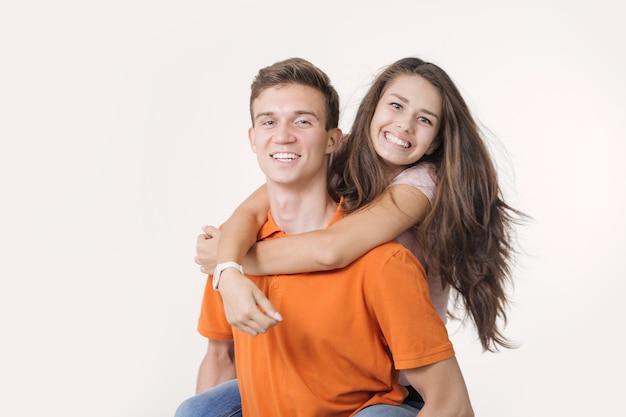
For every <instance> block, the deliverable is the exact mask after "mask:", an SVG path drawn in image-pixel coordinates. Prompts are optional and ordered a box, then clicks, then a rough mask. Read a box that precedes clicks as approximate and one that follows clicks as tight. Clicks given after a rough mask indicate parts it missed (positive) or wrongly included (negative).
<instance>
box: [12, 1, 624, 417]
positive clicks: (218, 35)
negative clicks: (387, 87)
mask: <svg viewBox="0 0 626 417" xmlns="http://www.w3.org/2000/svg"><path fill="white" fill-rule="evenodd" d="M619 3H620V2H619V1H617V0H616V1H609V0H598V1H594V2H588V1H579V0H568V1H565V0H563V1H545V0H543V1H538V0H527V1H522V2H504V1H495V0H493V1H486V0H483V1H460V0H459V1H428V2H426V1H418V0H410V1H409V0H405V1H394V0H389V1H386V2H381V1H378V0H377V1H364V0H354V1H340V0H333V1H325V0H316V1H310V2H297V1H287V0H284V1H234V0H233V1H225V2H221V3H220V2H209V1H167V0H163V1H148V0H124V1H121V0H110V1H106V2H105V1H100V2H97V1H89V2H88V1H78V0H76V1H69V0H60V1H49V2H47V1H20V2H17V1H15V2H3V3H2V6H0V48H1V49H0V60H1V65H0V138H1V150H0V186H1V189H0V190H1V196H2V203H1V205H0V210H1V212H0V213H1V214H0V222H1V223H0V259H1V263H0V280H1V284H0V334H1V338H2V339H1V342H0V397H1V399H0V415H2V416H13V417H15V416H39V415H54V416H57V415H63V416H69V417H79V416H80V417H83V416H90V417H100V416H103V417H104V416H106V417H111V416H115V417H131V416H132V417H169V416H172V415H173V413H174V410H175V408H176V406H177V405H178V404H179V403H180V402H181V401H182V400H184V399H185V398H187V397H188V396H190V395H192V394H193V392H194V387H195V377H196V370H197V368H198V364H199V361H200V359H201V357H202V354H203V352H204V349H205V340H204V339H203V338H202V337H201V336H200V335H199V334H198V333H197V332H196V320H197V315H198V311H199V306H200V301H201V296H202V289H203V287H204V280H205V277H204V276H203V275H202V274H201V273H200V272H199V269H198V268H197V266H196V265H195V264H194V263H193V257H194V254H195V238H196V235H197V234H198V233H199V232H200V227H201V226H202V225H204V224H214V225H217V224H219V223H220V222H221V221H223V220H225V219H226V218H227V216H228V215H229V214H230V213H231V211H232V210H233V209H234V207H235V206H236V204H237V203H239V202H240V201H241V200H242V199H243V198H244V197H245V196H246V195H248V194H249V193H250V192H251V191H252V190H253V189H254V188H256V187H257V186H258V185H259V184H260V183H262V181H263V179H262V177H261V174H260V171H259V170H258V168H257V166H256V160H255V158H254V156H253V154H252V152H251V151H250V150H249V147H248V143H247V136H246V131H247V128H248V126H249V124H250V121H249V116H248V93H249V86H250V82H251V80H252V77H253V76H254V74H255V73H256V71H257V70H258V69H259V68H260V67H262V66H266V65H269V64H271V63H273V62H275V61H277V60H280V59H284V58H287V57H290V56H301V57H304V58H307V59H309V60H311V61H312V62H313V63H315V64H317V65H318V66H320V67H321V68H323V69H324V70H325V71H326V72H327V73H328V74H329V75H330V76H331V78H332V79H333V80H334V82H335V84H336V86H337V89H338V90H339V92H340V95H341V97H342V100H343V102H342V109H343V117H342V122H341V126H342V128H344V129H345V130H348V128H349V126H350V123H351V121H352V115H353V113H354V110H355V107H356V105H357V103H358V102H359V99H360V98H361V94H362V93H363V91H364V89H365V88H366V87H367V86H368V84H369V83H370V81H371V80H372V79H373V76H374V74H375V73H376V72H377V71H378V70H379V69H380V68H381V67H383V66H384V65H386V64H389V63H391V62H392V61H395V60H396V59H398V58H401V57H404V56H410V55H414V56H419V57H421V58H424V59H426V60H429V61H432V62H435V63H437V64H439V65H440V66H442V67H443V68H444V69H445V70H446V71H447V72H448V73H449V74H450V75H451V77H452V78H453V79H454V80H455V81H456V82H457V83H458V86H459V88H460V89H461V91H462V92H463V94H464V96H465V98H466V99H467V101H468V103H469V104H470V106H471V107H472V109H473V111H474V113H475V114H476V116H477V118H478V120H479V121H480V123H481V124H482V125H484V126H485V127H486V128H488V129H489V132H490V135H489V137H490V146H491V147H492V148H493V150H494V155H495V157H496V160H497V163H498V166H499V171H500V174H501V179H502V184H503V187H504V191H505V196H506V198H507V200H508V201H509V202H510V203H511V204H513V205H514V206H516V207H517V208H519V209H521V210H523V211H525V212H527V213H528V214H530V215H531V216H533V219H534V220H533V222H532V223H529V224H528V225H526V226H524V227H523V228H520V229H519V242H520V247H521V249H522V253H521V254H520V255H519V256H518V258H517V263H516V265H515V267H514V283H515V288H514V291H513V292H512V298H513V301H514V304H513V306H512V308H511V310H510V313H509V319H510V320H509V326H508V327H507V334H508V335H509V336H510V337H511V338H513V339H514V340H516V341H517V342H519V343H520V345H521V347H520V348H519V349H517V350H512V351H503V352H501V353H498V354H489V353H484V354H483V353H482V352H481V350H480V347H479V344H478V342H477V341H476V340H475V338H474V334H473V333H472V332H471V331H469V330H465V331H457V330H456V327H455V326H450V333H451V337H452V339H453V341H454V343H455V345H456V348H457V352H458V357H459V360H460V362H461V365H462V368H463V370H464V372H465V376H466V379H467V382H468V385H469V389H470V393H471V396H472V400H473V404H474V407H475V411H476V414H477V416H481V417H485V416H487V417H488V416H504V415H506V416H509V417H513V416H524V417H525V416H528V415H541V416H555V415H556V416H559V415H562V416H583V415H617V414H619V411H618V410H621V409H622V407H620V408H619V409H618V408H617V407H618V405H620V406H621V405H622V401H621V400H622V398H623V375H624V372H626V367H625V364H624V355H623V349H622V348H621V344H620V343H618V342H619V340H621V336H622V332H623V329H624V321H623V317H622V316H621V312H622V311H623V305H622V303H623V302H624V298H623V292H624V290H625V285H624V281H625V280H624V278H625V273H624V271H623V259H624V256H625V255H624V249H625V248H626V227H625V224H626V222H625V221H624V218H623V216H624V213H625V206H626V198H625V196H626V187H625V184H624V183H625V180H626V168H625V165H626V164H625V163H624V150H625V146H624V143H625V141H626V126H625V118H624V113H625V111H626V82H625V81H624V76H625V74H626V57H625V53H624V39H626V30H625V29H624V21H623V18H624V12H621V11H620V10H619V8H618V7H619V6H618V4H619Z"/></svg>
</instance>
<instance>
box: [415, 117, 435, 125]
mask: <svg viewBox="0 0 626 417" xmlns="http://www.w3.org/2000/svg"><path fill="white" fill-rule="evenodd" d="M417 120H419V121H420V122H422V123H426V124H428V125H432V124H433V122H431V121H430V119H427V118H426V117H423V116H420V117H418V118H417Z"/></svg>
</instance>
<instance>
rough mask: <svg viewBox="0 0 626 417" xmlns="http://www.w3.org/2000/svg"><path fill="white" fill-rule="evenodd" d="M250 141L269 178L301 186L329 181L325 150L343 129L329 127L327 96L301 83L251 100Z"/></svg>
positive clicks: (266, 91)
mask: <svg viewBox="0 0 626 417" xmlns="http://www.w3.org/2000/svg"><path fill="white" fill-rule="evenodd" d="M252 114H253V122H254V125H253V127H251V128H250V130H249V131H248V136H249V138H250V145H251V147H252V150H253V152H255V153H256V155H257V160H258V161H259V166H260V167H261V170H262V171H263V173H265V175H266V178H267V181H268V183H269V182H274V183H277V184H283V185H287V184H290V185H294V184H295V185H300V186H302V187H306V186H307V184H310V181H319V180H323V181H326V155H327V154H329V153H331V152H332V151H333V150H334V149H335V147H336V146H337V145H338V144H339V140H340V139H341V131H340V130H339V129H331V130H330V131H326V129H325V127H326V106H325V101H324V96H323V95H322V93H321V92H319V91H317V90H316V89H314V88H312V87H308V86H304V85H300V84H282V85H278V86H275V87H270V88H268V89H266V90H264V91H263V92H262V93H261V94H260V95H259V96H258V97H257V98H256V99H255V100H254V101H253V103H252Z"/></svg>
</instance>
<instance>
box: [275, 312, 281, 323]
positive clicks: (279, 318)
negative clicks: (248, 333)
mask: <svg viewBox="0 0 626 417" xmlns="http://www.w3.org/2000/svg"><path fill="white" fill-rule="evenodd" d="M274 317H275V318H276V320H278V321H283V316H281V315H280V313H279V312H278V311H277V312H276V313H274Z"/></svg>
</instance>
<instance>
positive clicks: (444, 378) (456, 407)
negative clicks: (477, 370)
mask: <svg viewBox="0 0 626 417" xmlns="http://www.w3.org/2000/svg"><path fill="white" fill-rule="evenodd" d="M404 372H405V376H406V377H407V379H408V380H409V382H410V383H411V385H412V386H413V388H415V389H416V390H417V392H419V393H420V395H421V396H422V398H424V407H423V408H422V409H421V411H420V412H419V417H432V416H438V417H474V410H473V409H472V404H471V402H470V399H469V394H468V392H467V387H466V385H465V380H464V379H463V374H462V373H461V368H460V367H459V363H458V362H457V360H456V357H451V358H449V359H446V360H443V361H441V362H436V363H433V364H431V365H426V366H422V367H419V368H413V369H405V370H404Z"/></svg>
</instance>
